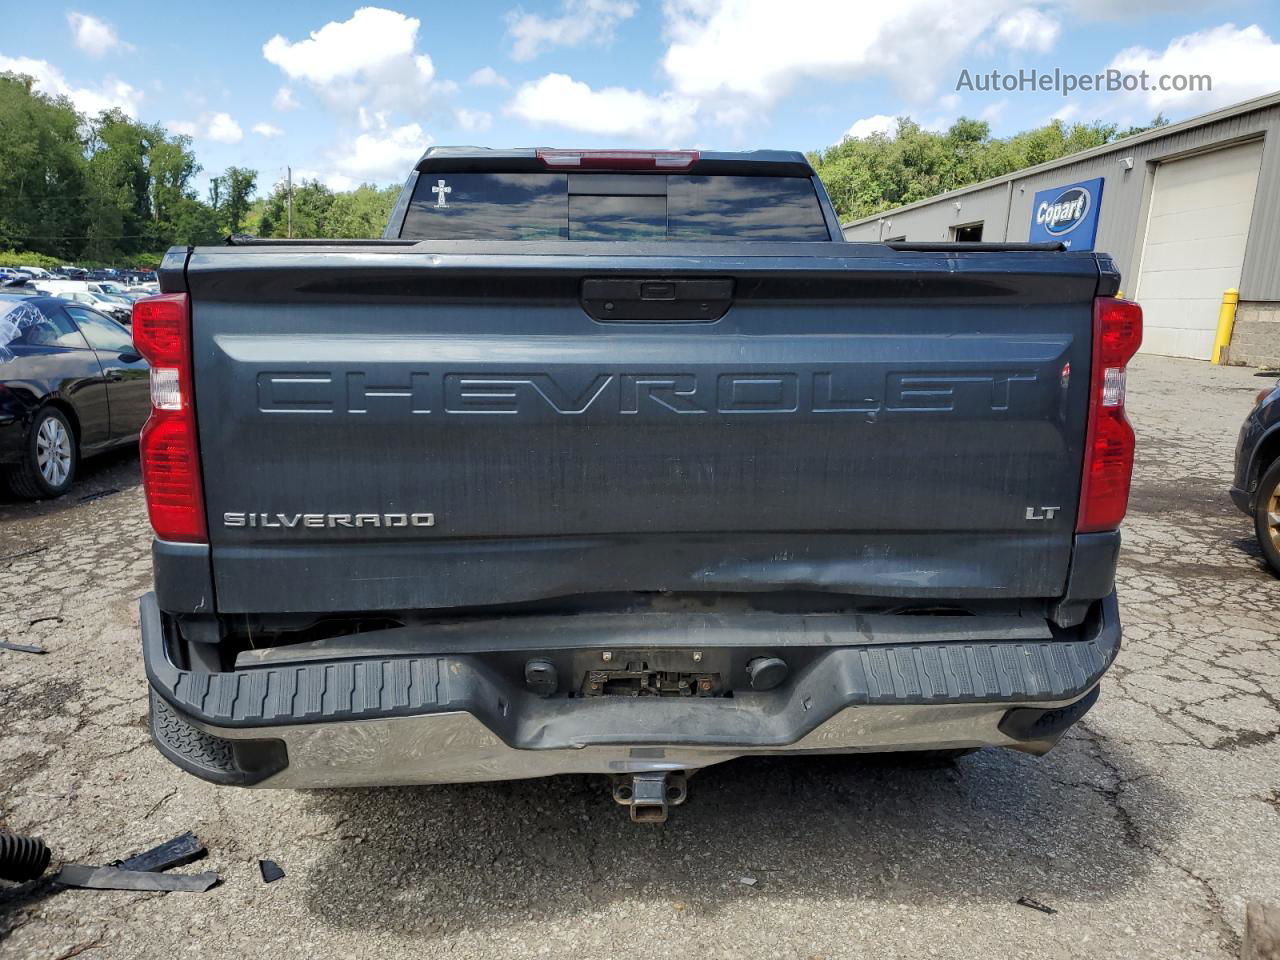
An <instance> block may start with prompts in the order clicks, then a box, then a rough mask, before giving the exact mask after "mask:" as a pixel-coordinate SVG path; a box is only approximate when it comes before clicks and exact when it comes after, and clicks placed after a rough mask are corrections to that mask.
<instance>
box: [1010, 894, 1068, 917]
mask: <svg viewBox="0 0 1280 960" xmlns="http://www.w3.org/2000/svg"><path fill="white" fill-rule="evenodd" d="M1017 903H1018V905H1019V906H1021V907H1030V908H1031V909H1032V910H1039V911H1040V912H1041V913H1049V914H1054V913H1057V912H1058V911H1057V910H1056V909H1054V908H1053V907H1051V906H1049V905H1048V904H1047V903H1041V902H1040V901H1039V900H1036V899H1033V898H1032V897H1019V898H1018V900H1017Z"/></svg>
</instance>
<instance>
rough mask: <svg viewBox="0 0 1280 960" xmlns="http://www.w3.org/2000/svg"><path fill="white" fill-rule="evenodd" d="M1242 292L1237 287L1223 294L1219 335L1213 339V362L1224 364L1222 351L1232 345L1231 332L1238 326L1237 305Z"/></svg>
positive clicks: (1219, 311) (1219, 316)
mask: <svg viewBox="0 0 1280 960" xmlns="http://www.w3.org/2000/svg"><path fill="white" fill-rule="evenodd" d="M1239 302H1240V291H1239V290H1237V289H1236V288H1235V287H1232V288H1231V289H1230V290H1227V291H1226V292H1224V293H1223V294H1222V307H1221V309H1219V310H1218V333H1217V335H1216V336H1215V337H1214V338H1213V362H1214V363H1217V364H1221V363H1222V351H1223V350H1225V349H1226V348H1227V345H1228V344H1230V343H1231V331H1232V329H1233V328H1234V327H1235V325H1236V304H1238V303H1239Z"/></svg>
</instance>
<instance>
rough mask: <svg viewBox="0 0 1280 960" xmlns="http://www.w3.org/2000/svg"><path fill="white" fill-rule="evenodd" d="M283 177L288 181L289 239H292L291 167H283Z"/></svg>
mask: <svg viewBox="0 0 1280 960" xmlns="http://www.w3.org/2000/svg"><path fill="white" fill-rule="evenodd" d="M284 169H285V177H286V178H287V179H288V181H289V188H288V189H289V239H290V240H292V239H293V167H285V168H284Z"/></svg>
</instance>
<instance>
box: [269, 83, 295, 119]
mask: <svg viewBox="0 0 1280 960" xmlns="http://www.w3.org/2000/svg"><path fill="white" fill-rule="evenodd" d="M271 105H272V106H273V107H275V108H276V109H277V110H279V111H280V112H281V113H283V112H284V111H286V110H297V109H298V108H299V107H300V106H302V104H300V103H299V102H298V98H297V97H295V96H294V95H293V91H292V90H290V89H289V88H288V87H281V88H280V89H279V90H277V91H276V95H275V96H274V97H272V98H271Z"/></svg>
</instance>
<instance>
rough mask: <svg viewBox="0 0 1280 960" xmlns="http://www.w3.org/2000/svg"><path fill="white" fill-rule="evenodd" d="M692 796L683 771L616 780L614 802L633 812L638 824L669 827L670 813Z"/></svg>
mask: <svg viewBox="0 0 1280 960" xmlns="http://www.w3.org/2000/svg"><path fill="white" fill-rule="evenodd" d="M688 795H689V784H688V775H687V774H686V773H685V772H684V771H667V772H664V771H652V772H645V773H628V774H622V775H619V776H615V777H614V778H613V799H614V800H615V801H617V802H618V803H620V804H622V806H624V807H627V808H629V809H630V811H631V819H632V821H633V822H635V823H666V822H667V810H668V808H670V807H678V806H679V805H680V804H682V803H684V801H685V798H686V797H688Z"/></svg>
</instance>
